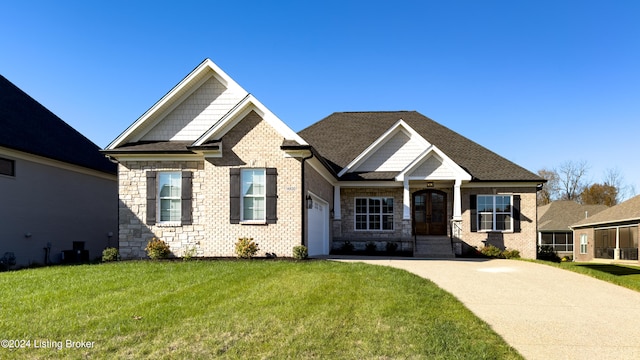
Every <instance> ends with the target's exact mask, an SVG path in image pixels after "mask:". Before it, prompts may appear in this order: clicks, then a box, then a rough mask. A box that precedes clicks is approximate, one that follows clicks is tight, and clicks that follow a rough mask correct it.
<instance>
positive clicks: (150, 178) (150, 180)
mask: <svg viewBox="0 0 640 360" xmlns="http://www.w3.org/2000/svg"><path fill="white" fill-rule="evenodd" d="M156 175H157V173H156V172H155V171H147V219H146V220H147V225H155V224H156V194H157V189H156Z"/></svg>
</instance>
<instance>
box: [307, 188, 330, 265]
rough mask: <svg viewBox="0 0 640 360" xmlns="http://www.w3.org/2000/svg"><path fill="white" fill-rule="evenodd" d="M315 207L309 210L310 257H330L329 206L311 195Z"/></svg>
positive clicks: (308, 237) (308, 235)
mask: <svg viewBox="0 0 640 360" xmlns="http://www.w3.org/2000/svg"><path fill="white" fill-rule="evenodd" d="M310 195H311V199H312V200H313V206H312V208H311V209H308V216H307V218H308V221H309V225H308V227H307V229H308V233H307V239H308V242H309V246H308V249H309V256H318V255H329V204H328V203H327V202H326V201H324V200H322V199H320V198H319V197H317V196H315V195H313V194H310Z"/></svg>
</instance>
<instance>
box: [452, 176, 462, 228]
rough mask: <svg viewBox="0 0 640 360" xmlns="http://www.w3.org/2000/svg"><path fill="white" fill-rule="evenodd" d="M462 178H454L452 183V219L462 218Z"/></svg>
mask: <svg viewBox="0 0 640 360" xmlns="http://www.w3.org/2000/svg"><path fill="white" fill-rule="evenodd" d="M460 185H462V180H460V179H456V182H455V184H454V185H453V220H462V197H461V196H460Z"/></svg>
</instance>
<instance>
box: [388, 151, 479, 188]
mask: <svg viewBox="0 0 640 360" xmlns="http://www.w3.org/2000/svg"><path fill="white" fill-rule="evenodd" d="M405 179H408V180H453V179H459V180H465V181H469V180H471V175H469V173H467V172H466V171H465V170H464V169H463V168H461V167H460V166H459V165H458V164H456V163H455V162H454V161H453V160H451V158H449V157H448V156H447V155H446V154H445V153H443V152H442V151H441V150H440V149H438V148H437V147H436V146H434V145H431V146H430V147H429V148H428V149H427V150H425V151H424V152H423V153H422V154H420V155H419V156H417V157H416V158H415V159H414V160H413V162H411V163H410V164H409V165H407V167H406V168H405V169H403V170H402V172H400V174H398V176H396V180H397V181H404V180H405Z"/></svg>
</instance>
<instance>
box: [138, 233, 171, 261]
mask: <svg viewBox="0 0 640 360" xmlns="http://www.w3.org/2000/svg"><path fill="white" fill-rule="evenodd" d="M144 251H146V252H147V256H149V258H150V259H153V260H157V259H166V258H168V257H169V254H171V249H169V245H167V243H165V242H164V241H162V240H160V239H158V238H155V237H154V238H153V239H151V240H150V241H149V242H148V243H147V246H146V247H145V248H144Z"/></svg>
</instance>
